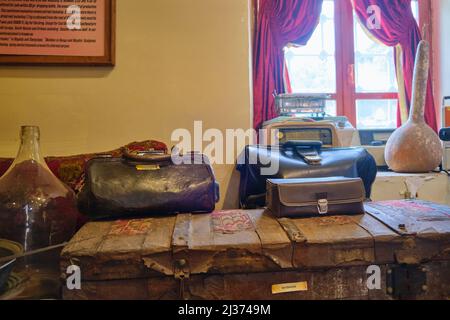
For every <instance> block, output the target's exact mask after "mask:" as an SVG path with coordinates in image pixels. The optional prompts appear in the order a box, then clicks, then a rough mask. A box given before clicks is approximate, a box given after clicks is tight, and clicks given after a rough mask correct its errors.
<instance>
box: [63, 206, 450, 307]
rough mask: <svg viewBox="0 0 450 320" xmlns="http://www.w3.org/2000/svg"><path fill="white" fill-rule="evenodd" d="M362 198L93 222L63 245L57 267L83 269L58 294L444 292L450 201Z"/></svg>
mask: <svg viewBox="0 0 450 320" xmlns="http://www.w3.org/2000/svg"><path fill="white" fill-rule="evenodd" d="M366 207H367V208H366V209H367V212H368V213H367V214H365V215H360V216H334V217H315V218H308V219H275V218H273V217H271V215H270V213H269V212H264V211H263V210H252V211H243V210H231V211H220V212H215V213H213V214H206V215H191V214H183V215H178V216H177V217H163V218H148V219H140V220H121V221H110V222H93V223H89V224H87V225H86V226H85V227H84V228H82V229H81V230H80V232H79V233H78V234H77V235H76V236H75V237H74V238H73V239H72V241H71V243H70V244H69V245H68V246H67V247H66V248H65V249H64V251H63V252H62V263H61V268H62V273H63V274H65V272H66V270H67V267H68V266H69V265H77V266H79V267H80V269H81V277H82V283H81V290H69V289H67V288H65V289H64V298H65V299H238V300H247V299H450V208H448V207H445V206H440V205H436V204H431V203H428V202H423V201H390V202H380V203H372V204H368V205H367V206H366ZM374 270H375V271H374ZM374 272H375V273H374ZM378 274H379V281H378V284H379V285H380V287H379V288H377V285H376V284H377V282H376V281H375V282H373V281H374V279H377V278H376V277H377V275H378ZM372 275H374V277H375V278H374V277H371V276H372ZM368 282H369V284H371V286H368V285H367V283H368ZM374 286H375V287H374ZM64 287H65V286H64Z"/></svg>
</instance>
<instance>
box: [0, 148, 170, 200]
mask: <svg viewBox="0 0 450 320" xmlns="http://www.w3.org/2000/svg"><path fill="white" fill-rule="evenodd" d="M123 148H128V149H129V150H130V151H146V150H157V151H164V152H167V146H166V145H165V144H164V143H162V142H159V141H154V140H146V141H141V142H132V143H130V144H128V145H126V146H125V147H122V148H119V149H115V150H112V151H109V152H100V153H92V154H82V155H76V156H68V157H48V158H46V159H45V160H46V161H47V165H48V167H49V168H50V170H51V171H52V172H53V173H54V174H55V175H56V176H57V177H58V178H59V179H60V180H61V181H63V182H64V183H65V184H67V185H68V186H69V187H70V188H72V189H73V190H74V191H75V192H78V191H80V189H81V187H82V185H83V178H84V177H83V176H84V168H85V165H86V163H87V162H88V161H89V160H90V159H92V158H95V157H98V156H105V155H110V156H113V157H121V156H122V150H123ZM13 161H14V159H8V158H0V176H2V175H3V174H4V173H5V172H6V171H7V170H8V168H9V166H10V165H11V163H12V162H13Z"/></svg>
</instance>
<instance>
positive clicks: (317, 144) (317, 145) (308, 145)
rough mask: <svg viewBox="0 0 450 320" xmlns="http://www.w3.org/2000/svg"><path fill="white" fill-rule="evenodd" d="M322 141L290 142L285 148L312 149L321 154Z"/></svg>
mask: <svg viewBox="0 0 450 320" xmlns="http://www.w3.org/2000/svg"><path fill="white" fill-rule="evenodd" d="M322 146H323V143H322V141H315V140H289V141H286V142H285V143H284V144H283V147H285V148H293V149H312V150H315V151H317V152H319V151H320V150H321V149H322Z"/></svg>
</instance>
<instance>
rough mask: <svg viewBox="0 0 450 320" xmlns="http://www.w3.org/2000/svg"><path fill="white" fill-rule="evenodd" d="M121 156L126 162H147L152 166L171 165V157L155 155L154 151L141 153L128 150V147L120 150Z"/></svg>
mask: <svg viewBox="0 0 450 320" xmlns="http://www.w3.org/2000/svg"><path fill="white" fill-rule="evenodd" d="M122 156H123V158H124V159H126V160H130V161H138V162H148V163H152V164H161V163H167V164H170V163H172V157H171V155H170V154H166V153H163V154H161V153H157V152H155V151H154V150H148V151H142V150H133V151H132V150H130V149H129V148H128V147H123V148H122Z"/></svg>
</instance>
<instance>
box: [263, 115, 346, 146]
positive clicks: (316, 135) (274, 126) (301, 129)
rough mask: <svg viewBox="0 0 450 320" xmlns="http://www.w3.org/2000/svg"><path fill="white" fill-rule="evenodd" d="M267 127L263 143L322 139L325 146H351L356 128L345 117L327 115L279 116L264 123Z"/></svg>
mask: <svg viewBox="0 0 450 320" xmlns="http://www.w3.org/2000/svg"><path fill="white" fill-rule="evenodd" d="M263 129H266V132H265V136H264V139H262V141H261V144H264V145H274V144H277V143H279V144H284V143H286V142H287V141H292V140H306V141H320V142H322V144H323V147H325V148H331V147H349V146H351V145H352V140H353V136H354V133H355V129H354V128H353V126H352V125H351V124H350V123H349V122H348V120H347V118H345V117H327V118H325V119H324V120H323V121H314V120H311V119H304V118H294V117H279V118H276V119H274V120H271V121H267V122H265V123H264V124H263Z"/></svg>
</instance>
